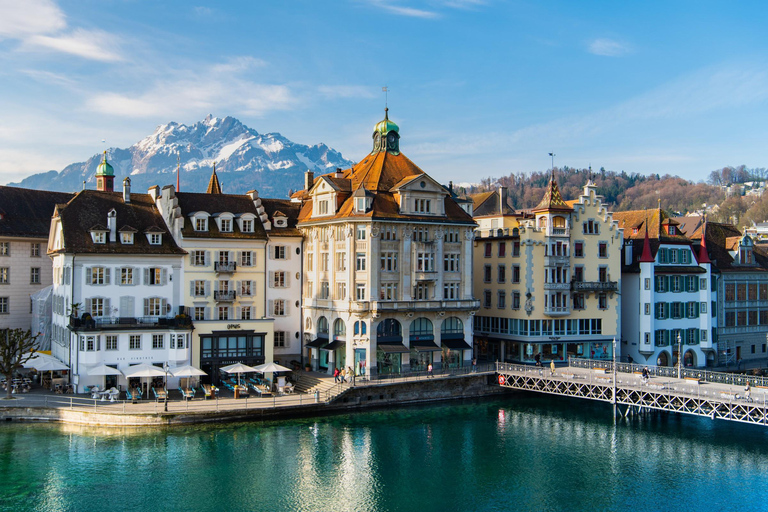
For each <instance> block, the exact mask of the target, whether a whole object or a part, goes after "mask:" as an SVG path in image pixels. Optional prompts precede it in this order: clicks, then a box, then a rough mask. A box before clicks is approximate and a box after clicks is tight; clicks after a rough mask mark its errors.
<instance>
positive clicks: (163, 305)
mask: <svg viewBox="0 0 768 512" xmlns="http://www.w3.org/2000/svg"><path fill="white" fill-rule="evenodd" d="M167 314H168V299H163V300H162V301H160V315H161V316H165V315H167Z"/></svg>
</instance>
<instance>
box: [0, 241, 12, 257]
mask: <svg viewBox="0 0 768 512" xmlns="http://www.w3.org/2000/svg"><path fill="white" fill-rule="evenodd" d="M10 255H11V242H0V256H10Z"/></svg>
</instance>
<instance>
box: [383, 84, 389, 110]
mask: <svg viewBox="0 0 768 512" xmlns="http://www.w3.org/2000/svg"><path fill="white" fill-rule="evenodd" d="M381 92H383V93H384V108H389V105H388V102H389V87H387V86H386V85H385V86H384V87H382V88H381Z"/></svg>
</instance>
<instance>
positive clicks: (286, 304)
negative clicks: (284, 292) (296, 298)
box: [283, 300, 291, 316]
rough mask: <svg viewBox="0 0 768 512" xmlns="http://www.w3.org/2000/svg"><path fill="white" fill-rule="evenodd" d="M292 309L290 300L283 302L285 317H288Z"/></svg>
mask: <svg viewBox="0 0 768 512" xmlns="http://www.w3.org/2000/svg"><path fill="white" fill-rule="evenodd" d="M290 309H291V303H290V301H288V300H284V301H283V316H288V312H289V311H290Z"/></svg>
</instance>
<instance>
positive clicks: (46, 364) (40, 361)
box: [24, 356, 69, 382]
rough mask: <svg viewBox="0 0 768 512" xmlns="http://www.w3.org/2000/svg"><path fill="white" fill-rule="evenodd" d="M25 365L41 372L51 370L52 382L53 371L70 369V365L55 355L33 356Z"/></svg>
mask: <svg viewBox="0 0 768 512" xmlns="http://www.w3.org/2000/svg"><path fill="white" fill-rule="evenodd" d="M24 366H25V367H27V368H34V369H35V370H37V371H39V372H51V382H53V372H56V371H59V370H69V366H67V365H65V364H64V363H62V362H61V361H59V360H58V359H56V358H55V357H53V356H46V357H39V356H38V357H33V358H32V359H30V360H29V361H28V362H27V364H25V365H24Z"/></svg>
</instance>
